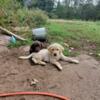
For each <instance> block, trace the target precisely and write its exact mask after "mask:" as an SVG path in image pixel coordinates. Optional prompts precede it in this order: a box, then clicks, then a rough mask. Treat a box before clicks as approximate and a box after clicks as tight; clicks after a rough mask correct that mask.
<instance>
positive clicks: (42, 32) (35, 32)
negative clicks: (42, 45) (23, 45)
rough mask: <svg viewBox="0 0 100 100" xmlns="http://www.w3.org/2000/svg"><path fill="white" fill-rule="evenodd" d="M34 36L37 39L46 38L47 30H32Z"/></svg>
mask: <svg viewBox="0 0 100 100" xmlns="http://www.w3.org/2000/svg"><path fill="white" fill-rule="evenodd" d="M32 32H33V36H34V37H35V38H46V29H45V28H36V29H32Z"/></svg>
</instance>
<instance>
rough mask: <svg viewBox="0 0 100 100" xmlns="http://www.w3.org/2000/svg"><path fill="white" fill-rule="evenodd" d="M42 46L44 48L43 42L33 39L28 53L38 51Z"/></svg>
mask: <svg viewBox="0 0 100 100" xmlns="http://www.w3.org/2000/svg"><path fill="white" fill-rule="evenodd" d="M43 48H46V45H45V43H43V42H40V41H35V42H34V43H33V44H32V45H31V47H30V50H29V53H30V54H31V53H33V52H39V51H40V50H41V49H43Z"/></svg>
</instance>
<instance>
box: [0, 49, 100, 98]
mask: <svg viewBox="0 0 100 100" xmlns="http://www.w3.org/2000/svg"><path fill="white" fill-rule="evenodd" d="M23 54H24V53H23V51H20V49H12V50H10V51H9V52H3V53H0V92H12V91H47V92H54V93H57V94H60V95H64V96H68V97H70V98H71V100H100V63H99V62H97V61H96V60H95V59H94V58H92V57H90V56H88V55H85V54H82V55H80V56H78V57H77V59H79V60H80V64H78V65H76V64H69V63H66V62H61V63H62V65H63V70H62V72H60V71H58V70H57V69H56V68H55V67H54V66H52V65H50V64H47V65H46V66H38V65H37V66H36V65H33V66H32V65H31V64H30V63H29V61H28V60H19V59H18V56H20V55H23ZM34 78H36V79H37V80H38V81H39V83H38V85H37V86H36V87H34V86H30V82H29V81H30V80H32V79H34ZM0 100H56V99H54V98H48V97H45V98H44V97H39V96H38V97H37V96H19V97H7V98H0Z"/></svg>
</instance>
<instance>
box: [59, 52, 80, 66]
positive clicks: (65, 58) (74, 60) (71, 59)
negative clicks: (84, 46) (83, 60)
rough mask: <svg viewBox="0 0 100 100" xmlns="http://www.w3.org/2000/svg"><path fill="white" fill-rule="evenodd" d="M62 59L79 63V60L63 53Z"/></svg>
mask: <svg viewBox="0 0 100 100" xmlns="http://www.w3.org/2000/svg"><path fill="white" fill-rule="evenodd" d="M61 60H64V61H67V62H71V63H75V64H78V63H79V61H78V60H76V59H73V58H70V57H66V56H64V55H63V54H62V55H61Z"/></svg>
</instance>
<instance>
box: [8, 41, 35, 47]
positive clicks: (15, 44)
mask: <svg viewBox="0 0 100 100" xmlns="http://www.w3.org/2000/svg"><path fill="white" fill-rule="evenodd" d="M32 42H33V41H32V40H31V39H27V40H26V41H17V42H16V43H12V42H11V43H10V44H9V45H8V47H9V48H15V47H19V46H22V45H31V44H32Z"/></svg>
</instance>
